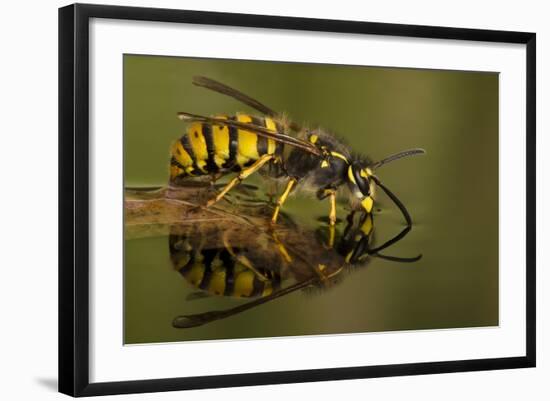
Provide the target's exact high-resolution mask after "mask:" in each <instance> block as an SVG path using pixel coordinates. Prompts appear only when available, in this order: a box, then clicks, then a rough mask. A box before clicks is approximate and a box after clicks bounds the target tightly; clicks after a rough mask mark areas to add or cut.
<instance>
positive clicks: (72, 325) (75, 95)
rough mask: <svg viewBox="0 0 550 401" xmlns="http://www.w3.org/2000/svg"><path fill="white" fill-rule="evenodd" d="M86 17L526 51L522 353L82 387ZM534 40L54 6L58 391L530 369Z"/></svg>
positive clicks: (516, 35) (85, 359)
mask: <svg viewBox="0 0 550 401" xmlns="http://www.w3.org/2000/svg"><path fill="white" fill-rule="evenodd" d="M91 18H107V19H120V20H140V21H161V22H175V23H191V24H205V25H217V26H239V27H252V28H274V29H284V30H303V31H322V32H337V33H353V34H369V35H387V36H401V37H415V38H438V39H450V40H468V41H484V42H500V43H517V44H525V45H526V60H525V62H526V79H527V82H526V88H527V90H526V105H527V108H526V121H527V126H526V133H527V136H526V138H525V141H526V151H527V155H526V156H527V159H526V160H527V166H526V172H527V177H526V185H527V194H526V201H527V213H526V222H525V223H526V234H527V244H526V254H527V259H526V267H527V268H526V308H527V310H526V317H527V324H526V327H525V332H526V340H527V341H526V352H525V355H522V356H517V357H507V358H494V359H475V360H456V361H437V362H427V363H407V364H397V365H382V366H356V367H347V368H330V369H314V370H298V371H283V372H262V373H250V374H230V375H218V376H202V377H184V378H167V379H154V380H132V381H123V382H103V383H90V381H89V335H88V332H89V312H88V311H89V289H88V288H89V287H88V286H89V266H88V260H89V258H88V257H89V231H88V229H89V222H88V219H89V194H90V189H89V179H88V173H89V144H88V143H89V142H88V139H89V131H88V127H89V117H88V111H89V104H88V96H89V75H88V61H89V22H90V19H91ZM535 49H536V35H535V33H527V32H509V31H494V30H479V29H463V28H447V27H436V26H416V25H401V24H388V23H372V22H359V21H337V20H321V19H309V18H295V17H279V16H266V15H245V14H231V13H219V12H203V11H185V10H171V9H154V8H137V7H120V6H105V5H86V4H75V5H69V6H67V7H63V8H61V9H59V391H60V392H62V393H65V394H68V395H72V396H94V395H105V394H123V393H139V392H157V391H172V390H188V389H203V388H217V387H236V386H250V385H262V384H280V383H294V382H315V381H324V380H344V379H359V378H373V377H383V376H400V375H420V374H433V373H448V372H464V371H479V370H492V369H512V368H526V367H534V366H535V361H536V359H535V348H536V338H535V324H536V321H535V245H536V238H535V235H536V234H535V229H536V228H535V221H536V217H535V210H536V208H535V206H536V205H535V120H536V114H535V109H536V107H535V100H536V92H535V91H536V88H535V83H536V70H535V65H536V50H535Z"/></svg>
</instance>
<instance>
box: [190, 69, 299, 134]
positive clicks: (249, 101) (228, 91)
mask: <svg viewBox="0 0 550 401" xmlns="http://www.w3.org/2000/svg"><path fill="white" fill-rule="evenodd" d="M193 85H196V86H200V87H202V88H206V89H210V90H212V91H214V92H218V93H221V94H222V95H226V96H229V97H232V98H233V99H236V100H238V101H239V102H241V103H244V104H246V105H247V106H250V107H252V108H253V109H255V110H258V111H259V112H260V113H263V114H265V115H267V116H269V117H275V118H281V117H282V116H281V113H278V112H276V111H274V110H273V109H271V108H270V107H267V106H266V105H265V104H263V103H261V102H259V101H258V100H256V99H253V98H251V97H250V96H248V95H246V94H244V93H242V92H241V91H239V90H237V89H235V88H232V87H230V86H227V85H225V84H222V83H221V82H218V81H216V80H213V79H211V78H207V77H203V76H195V77H193ZM288 126H289V127H290V128H291V129H292V130H294V131H300V130H301V129H302V128H301V127H300V126H299V125H298V124H296V123H294V122H289V123H288Z"/></svg>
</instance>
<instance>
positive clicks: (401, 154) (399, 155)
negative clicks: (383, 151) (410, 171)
mask: <svg viewBox="0 0 550 401" xmlns="http://www.w3.org/2000/svg"><path fill="white" fill-rule="evenodd" d="M425 153H426V151H425V150H424V149H422V148H414V149H409V150H404V151H402V152H398V153H394V154H393V155H390V156H388V157H386V158H384V159H382V160H380V161H377V162H375V163H373V164H372V166H371V167H372V168H378V167H381V166H383V165H384V164H388V163H391V162H393V161H396V160H399V159H402V158H404V157H409V156H414V155H423V154H425Z"/></svg>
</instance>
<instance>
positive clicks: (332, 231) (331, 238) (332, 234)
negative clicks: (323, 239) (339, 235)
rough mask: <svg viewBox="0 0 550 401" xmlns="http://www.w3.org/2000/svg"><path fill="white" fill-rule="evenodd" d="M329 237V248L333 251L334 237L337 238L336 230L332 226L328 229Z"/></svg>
mask: <svg viewBox="0 0 550 401" xmlns="http://www.w3.org/2000/svg"><path fill="white" fill-rule="evenodd" d="M328 235H329V236H328V248H329V249H332V248H333V247H334V237H335V236H336V229H335V228H334V225H332V224H331V225H330V226H329V227H328Z"/></svg>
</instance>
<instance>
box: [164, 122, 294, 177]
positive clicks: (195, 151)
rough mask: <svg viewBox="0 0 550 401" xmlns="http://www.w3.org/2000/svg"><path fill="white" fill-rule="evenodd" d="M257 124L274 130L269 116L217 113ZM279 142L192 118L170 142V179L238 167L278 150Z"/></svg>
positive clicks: (279, 151) (280, 150)
mask: <svg viewBox="0 0 550 401" xmlns="http://www.w3.org/2000/svg"><path fill="white" fill-rule="evenodd" d="M217 118H223V119H230V120H235V121H239V122H242V123H250V124H255V125H259V126H261V127H264V128H267V129H269V130H272V131H273V132H276V131H277V130H278V129H280V127H279V125H278V124H277V123H276V122H275V121H274V120H273V119H271V118H269V117H265V118H264V117H254V116H251V115H248V114H237V115H236V116H233V117H227V116H217ZM282 152H283V144H282V143H278V142H276V141H274V140H273V139H267V138H265V137H262V136H259V135H257V134H255V133H253V132H250V131H245V130H242V129H237V128H235V127H229V126H226V125H217V124H210V123H200V122H194V123H192V124H190V125H189V126H188V128H187V131H186V132H185V134H184V135H183V136H182V137H181V138H180V139H179V140H178V141H176V142H174V143H173V145H172V149H171V161H170V179H171V180H174V179H176V178H184V177H194V176H201V175H207V174H216V173H225V172H229V171H241V170H242V169H243V168H245V167H248V166H250V165H251V164H252V163H254V162H255V161H256V160H258V159H259V158H260V157H261V156H263V155H266V154H278V155H280V154H282Z"/></svg>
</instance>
